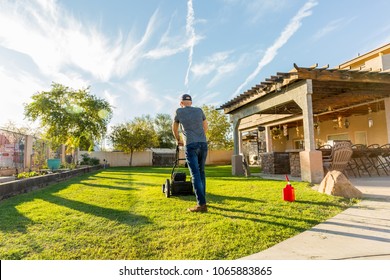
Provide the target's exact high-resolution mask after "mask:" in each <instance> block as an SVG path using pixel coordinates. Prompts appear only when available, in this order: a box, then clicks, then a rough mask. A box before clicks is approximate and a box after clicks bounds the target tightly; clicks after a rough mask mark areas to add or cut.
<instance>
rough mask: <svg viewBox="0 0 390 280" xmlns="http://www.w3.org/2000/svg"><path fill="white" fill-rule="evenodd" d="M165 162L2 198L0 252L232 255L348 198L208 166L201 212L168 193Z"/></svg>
mask: <svg viewBox="0 0 390 280" xmlns="http://www.w3.org/2000/svg"><path fill="white" fill-rule="evenodd" d="M170 171H171V169H170V168H151V167H145V168H136V167H133V168H130V167H128V168H126V167H123V168H110V169H104V170H101V171H98V172H94V173H91V174H86V175H83V176H80V177H77V178H73V179H71V180H69V181H66V182H62V183H59V184H56V185H52V186H49V187H47V188H45V189H42V190H38V191H34V192H31V193H28V194H24V195H19V196H17V197H13V198H10V199H8V200H5V201H2V202H0V258H1V259H148V260H149V259H151V260H155V259H164V260H168V259H237V258H240V257H243V256H246V255H249V254H253V253H256V252H259V251H261V250H264V249H266V248H269V247H270V246H273V245H275V244H277V243H279V242H281V241H283V240H285V239H287V238H289V237H292V236H294V235H296V234H298V233H300V232H302V231H304V230H306V229H309V228H311V227H313V226H314V225H316V224H318V223H320V222H322V221H324V220H326V219H328V218H330V217H332V216H334V215H336V214H337V213H339V212H341V211H342V210H344V209H345V208H346V207H348V206H350V201H349V200H345V199H342V198H338V197H332V196H328V195H324V194H320V193H318V192H315V191H313V190H312V189H311V188H310V186H309V185H308V184H307V183H301V182H299V183H298V182H293V186H294V188H295V192H296V201H295V202H286V201H283V199H282V189H283V188H284V187H285V182H283V181H272V180H263V179H261V178H257V177H248V178H245V177H234V176H232V175H230V174H231V167H230V166H218V167H216V166H212V167H207V199H208V205H209V207H208V209H209V211H208V212H207V213H189V212H187V211H186V209H187V208H188V207H191V206H194V205H195V198H194V197H193V196H173V197H170V198H166V197H165V195H164V194H163V193H162V184H163V183H164V182H165V180H166V179H167V178H169V176H170Z"/></svg>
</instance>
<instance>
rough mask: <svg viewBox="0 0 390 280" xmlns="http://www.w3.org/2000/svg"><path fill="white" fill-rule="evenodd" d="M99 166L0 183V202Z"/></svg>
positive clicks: (93, 169)
mask: <svg viewBox="0 0 390 280" xmlns="http://www.w3.org/2000/svg"><path fill="white" fill-rule="evenodd" d="M101 168H102V166H101V165H97V166H91V167H83V168H79V169H74V170H69V171H64V172H61V173H52V174H47V175H42V176H36V177H31V178H26V179H21V180H14V181H11V182H5V183H0V200H3V199H6V198H9V197H12V196H15V195H18V194H21V193H27V192H30V191H33V190H36V189H40V188H44V187H46V186H48V185H49V184H51V183H57V182H60V181H64V180H67V179H69V178H72V177H75V176H79V175H82V174H85V173H89V172H91V171H95V170H99V169H101Z"/></svg>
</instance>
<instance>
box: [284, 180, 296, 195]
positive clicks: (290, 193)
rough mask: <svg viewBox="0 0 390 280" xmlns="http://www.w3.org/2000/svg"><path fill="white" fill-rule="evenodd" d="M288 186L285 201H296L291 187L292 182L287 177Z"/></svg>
mask: <svg viewBox="0 0 390 280" xmlns="http://www.w3.org/2000/svg"><path fill="white" fill-rule="evenodd" d="M286 180H287V185H286V187H285V188H284V189H283V199H284V200H285V201H295V192H294V188H293V187H292V186H291V184H290V181H289V179H288V177H287V175H286Z"/></svg>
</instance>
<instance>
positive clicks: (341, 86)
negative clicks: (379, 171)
mask: <svg viewBox="0 0 390 280" xmlns="http://www.w3.org/2000/svg"><path fill="white" fill-rule="evenodd" d="M220 109H223V110H224V113H225V114H229V115H230V117H231V121H232V123H233V130H234V155H233V158H232V166H233V169H232V172H233V174H242V167H241V165H242V164H241V162H242V155H243V154H244V151H243V147H244V146H245V145H248V143H249V146H252V147H253V146H255V147H256V148H257V151H258V156H259V158H260V161H261V163H262V166H263V171H264V172H268V173H281V174H283V173H287V174H292V175H294V176H297V175H298V176H301V178H302V180H304V181H308V182H311V183H319V182H321V180H322V179H323V177H324V171H323V162H322V152H321V151H320V150H318V148H319V147H320V146H322V145H324V144H327V143H330V144H331V143H332V141H335V140H349V141H351V142H352V143H353V144H363V145H367V146H368V145H371V144H376V145H379V146H380V145H385V144H387V143H389V142H390V44H387V45H385V46H382V47H380V48H378V49H376V50H373V51H371V52H369V53H367V54H364V55H361V56H359V57H357V58H355V59H352V60H350V61H347V62H345V63H343V64H341V65H339V66H338V67H337V68H329V65H326V66H324V67H318V65H314V66H311V67H301V66H298V65H296V64H294V68H293V69H292V70H291V71H289V72H278V73H276V75H275V76H271V77H270V78H268V79H266V80H265V81H263V82H261V83H260V84H257V85H255V86H253V87H252V88H251V89H249V90H247V91H245V92H244V93H242V94H241V95H239V96H237V97H235V98H234V99H232V100H230V101H228V102H226V103H225V104H223V105H221V107H220Z"/></svg>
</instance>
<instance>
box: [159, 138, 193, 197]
mask: <svg viewBox="0 0 390 280" xmlns="http://www.w3.org/2000/svg"><path fill="white" fill-rule="evenodd" d="M183 160H184V161H185V160H186V159H185V158H179V146H176V156H175V161H174V162H173V168H172V172H171V178H170V179H167V180H166V181H165V184H163V185H162V191H163V193H165V196H166V197H170V196H173V195H193V194H194V189H193V186H192V182H191V178H190V180H189V181H186V177H187V174H186V173H185V172H175V170H176V169H177V168H179V162H180V161H183ZM186 164H187V163H186ZM186 164H185V166H184V167H186Z"/></svg>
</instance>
